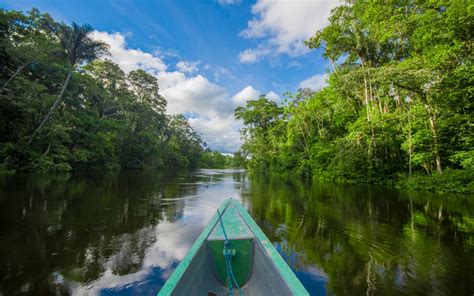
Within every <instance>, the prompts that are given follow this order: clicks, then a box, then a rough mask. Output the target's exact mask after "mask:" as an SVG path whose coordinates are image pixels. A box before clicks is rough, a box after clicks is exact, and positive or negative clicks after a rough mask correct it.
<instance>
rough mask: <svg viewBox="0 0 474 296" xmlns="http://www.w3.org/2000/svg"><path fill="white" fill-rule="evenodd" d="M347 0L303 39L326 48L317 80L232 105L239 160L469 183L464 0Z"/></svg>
mask: <svg viewBox="0 0 474 296" xmlns="http://www.w3.org/2000/svg"><path fill="white" fill-rule="evenodd" d="M350 2H351V4H350V5H344V6H340V7H337V8H336V9H334V10H333V11H332V13H331V17H330V18H329V20H330V24H329V25H328V26H327V27H325V28H324V29H323V30H321V31H318V32H316V34H315V35H314V36H313V37H311V38H310V39H309V40H308V41H307V42H306V45H307V46H308V47H310V48H322V49H323V56H324V57H326V58H328V59H329V60H330V62H331V65H332V72H331V73H330V76H329V81H328V86H326V87H325V88H323V89H321V90H318V91H316V92H313V91H311V90H308V89H301V90H299V91H298V93H296V94H294V95H289V97H288V98H287V100H286V101H285V103H283V104H282V105H277V104H276V103H274V102H269V101H268V100H265V99H264V98H261V99H259V100H257V101H249V102H248V103H247V106H246V107H240V108H238V109H236V111H235V115H236V117H237V118H239V119H242V120H243V123H244V128H243V129H242V132H243V139H244V140H245V142H244V144H243V146H242V150H243V153H244V154H245V155H247V156H248V162H247V166H248V168H249V169H251V170H254V171H264V172H270V173H276V174H280V175H287V176H289V175H298V176H303V177H312V178H313V179H320V180H330V181H338V182H357V183H360V182H364V183H375V184H392V185H393V184H397V183H398V184H399V186H404V187H408V188H412V189H424V190H431V191H443V192H448V191H449V192H464V193H468V192H469V193H472V192H474V188H473V185H472V184H473V174H472V169H473V167H474V154H473V152H472V151H474V142H473V141H474V137H473V134H474V132H473V124H472V114H473V113H474V112H473V111H474V110H473V100H472V98H473V96H474V88H473V85H474V80H473V77H474V67H473V56H472V40H473V36H472V34H473V33H472V32H474V28H473V23H472V19H473V11H474V5H473V4H467V2H465V1H462V0H453V1H428V2H427V1H414V2H413V1H388V2H384V3H382V2H376V1H375V2H374V1H364V0H358V1H350ZM412 174H413V176H412ZM410 176H412V177H411V178H409V177H410Z"/></svg>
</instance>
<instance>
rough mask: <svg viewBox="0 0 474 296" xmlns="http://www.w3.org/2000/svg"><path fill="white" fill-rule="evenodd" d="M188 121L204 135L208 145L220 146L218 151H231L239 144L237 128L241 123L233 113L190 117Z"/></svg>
mask: <svg viewBox="0 0 474 296" xmlns="http://www.w3.org/2000/svg"><path fill="white" fill-rule="evenodd" d="M189 122H190V123H191V125H192V126H193V127H194V128H195V129H196V130H197V131H198V132H199V133H202V134H204V135H206V137H205V141H206V143H207V144H208V146H209V147H211V148H212V147H220V152H223V153H233V152H235V151H236V150H237V149H238V148H239V147H240V144H241V141H240V132H239V129H240V128H241V127H242V124H241V123H240V122H238V121H236V120H235V119H234V115H233V114H222V115H216V116H213V117H211V118H202V117H197V118H190V119H189Z"/></svg>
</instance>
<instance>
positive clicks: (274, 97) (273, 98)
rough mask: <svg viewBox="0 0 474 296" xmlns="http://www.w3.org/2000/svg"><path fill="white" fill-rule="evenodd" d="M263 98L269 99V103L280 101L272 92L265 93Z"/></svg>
mask: <svg viewBox="0 0 474 296" xmlns="http://www.w3.org/2000/svg"><path fill="white" fill-rule="evenodd" d="M265 97H266V98H267V99H269V100H270V101H275V102H278V101H279V100H280V96H279V95H277V94H276V93H274V92H273V91H271V92H269V93H267V94H266V95H265Z"/></svg>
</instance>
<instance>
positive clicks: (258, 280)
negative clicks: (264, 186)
mask: <svg viewBox="0 0 474 296" xmlns="http://www.w3.org/2000/svg"><path fill="white" fill-rule="evenodd" d="M218 213H220V215H219V214H218ZM218 213H216V215H214V217H213V218H212V219H211V221H210V222H209V224H208V225H207V226H206V228H205V229H204V230H203V232H202V233H201V235H200V236H199V237H198V239H197V240H196V242H195V243H194V244H193V246H192V247H191V249H190V250H189V251H188V253H187V254H186V256H185V257H184V259H183V260H182V261H181V263H180V264H179V265H178V267H177V268H176V270H175V271H174V272H173V274H172V275H171V277H170V278H169V279H168V281H167V282H166V284H165V285H164V286H163V288H162V289H161V290H160V292H159V294H158V295H159V296H165V295H228V293H229V292H230V291H229V288H228V286H227V284H228V283H227V272H226V267H225V260H224V254H223V249H224V241H225V237H226V236H227V238H228V240H229V241H230V242H231V245H232V260H231V266H232V271H233V274H234V275H235V279H236V281H237V283H238V285H239V287H240V289H241V290H240V292H241V293H242V295H272V296H274V295H298V296H299V295H302V296H303V295H309V293H308V292H307V291H306V289H305V288H304V287H303V285H302V284H301V282H300V281H299V280H298V279H297V277H296V276H295V274H294V273H293V271H292V270H291V269H290V268H289V266H288V265H287V264H286V262H285V261H284V260H283V258H282V257H281V256H280V254H279V253H278V252H277V250H276V249H275V248H274V246H273V244H272V243H271V242H270V240H269V239H268V238H267V237H266V236H265V234H264V233H263V232H262V230H261V229H260V228H259V227H258V226H257V224H256V223H255V221H254V220H253V219H252V218H251V217H250V215H249V214H248V213H247V211H246V210H245V209H244V208H243V207H242V206H241V205H240V203H239V202H238V201H236V200H232V199H229V200H226V201H225V202H224V203H223V204H222V206H221V207H220V209H219V210H218ZM221 222H222V224H221ZM223 229H224V231H223ZM234 292H235V295H239V291H238V290H237V289H235V286H234Z"/></svg>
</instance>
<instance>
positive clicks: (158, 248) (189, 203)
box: [54, 170, 239, 295]
mask: <svg viewBox="0 0 474 296" xmlns="http://www.w3.org/2000/svg"><path fill="white" fill-rule="evenodd" d="M232 172H233V171H227V175H225V176H224V175H223V174H213V172H212V171H207V170H201V171H200V173H199V177H200V178H202V179H204V181H205V182H203V183H202V184H200V185H197V193H196V192H195V193H193V195H190V196H186V198H183V199H181V200H178V201H176V202H177V203H180V204H179V205H178V208H179V207H181V206H182V213H181V214H180V218H179V220H178V221H174V222H168V219H167V218H164V219H163V220H161V221H160V222H159V223H158V224H157V225H156V226H148V227H144V228H142V229H139V230H137V231H135V232H134V233H133V234H123V235H121V236H119V237H117V238H116V239H115V241H116V242H119V243H120V244H123V246H127V245H130V243H129V242H128V243H125V242H126V241H127V240H131V239H132V237H133V239H136V240H137V242H136V244H144V245H146V246H147V247H146V250H144V253H145V256H144V258H143V260H142V264H141V266H140V267H139V268H140V270H138V271H137V272H134V273H130V274H125V275H118V274H114V268H115V267H116V265H117V259H120V258H119V257H120V256H130V255H132V254H130V252H129V251H128V250H124V249H123V248H121V249H120V250H118V251H117V252H116V253H115V254H113V255H111V256H110V257H109V258H108V260H107V262H105V263H104V267H105V271H104V272H103V273H102V275H101V276H100V278H98V279H96V280H94V281H91V282H88V283H83V284H77V283H72V284H69V285H68V287H69V289H70V292H71V293H72V294H74V295H99V294H101V293H102V292H103V291H104V290H110V289H117V290H118V289H124V288H128V287H132V286H133V287H134V288H136V290H134V291H139V289H140V288H139V287H138V286H140V285H141V284H143V285H145V286H147V285H149V283H148V282H150V281H153V282H155V284H156V282H164V281H165V280H166V279H168V277H169V276H170V275H171V273H172V272H173V270H174V268H175V267H176V266H177V264H178V263H179V262H180V261H181V260H182V259H183V258H184V256H185V255H186V253H187V251H188V250H189V249H190V248H191V246H192V245H193V243H194V242H195V240H196V239H197V237H198V236H199V234H200V233H201V231H202V230H203V229H204V228H205V226H206V225H207V223H208V222H209V221H210V219H211V217H212V216H213V215H214V214H215V213H216V209H217V208H218V207H219V206H220V204H221V203H222V202H223V201H224V200H225V199H227V198H230V197H232V198H235V199H238V198H239V195H238V193H239V190H236V188H235V181H234V180H233V178H232V175H231V173H232ZM195 184H196V183H193V185H195ZM182 186H189V184H183V185H182ZM202 197H205V198H202ZM175 206H176V205H175ZM162 210H163V212H166V207H163V208H162ZM155 239H156V241H155V242H154V243H152V244H151V245H147V241H148V242H149V241H153V240H155ZM121 259H125V260H127V258H121ZM119 261H120V260H119ZM54 278H55V279H62V278H63V276H62V275H61V274H59V273H58V274H55V275H54ZM57 281H58V282H59V280H57ZM62 282H65V281H62ZM62 282H61V283H59V284H62V285H64V286H66V284H67V283H62Z"/></svg>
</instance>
